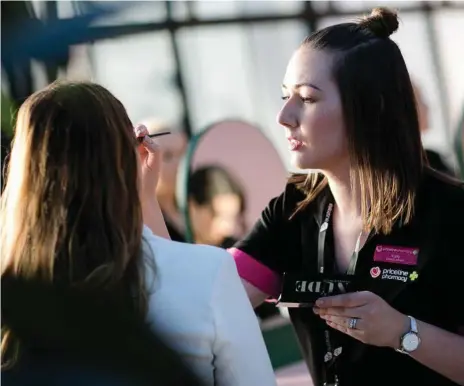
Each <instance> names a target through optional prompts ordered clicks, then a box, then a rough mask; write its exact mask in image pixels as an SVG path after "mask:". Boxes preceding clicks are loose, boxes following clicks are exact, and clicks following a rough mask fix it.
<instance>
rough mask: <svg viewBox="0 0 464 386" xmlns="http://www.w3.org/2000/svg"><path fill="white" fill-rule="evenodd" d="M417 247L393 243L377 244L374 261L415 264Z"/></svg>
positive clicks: (417, 253)
mask: <svg viewBox="0 0 464 386" xmlns="http://www.w3.org/2000/svg"><path fill="white" fill-rule="evenodd" d="M418 256H419V248H406V247H399V246H394V245H377V246H376V247H375V252H374V261H378V262H381V263H391V264H403V265H417V258H418Z"/></svg>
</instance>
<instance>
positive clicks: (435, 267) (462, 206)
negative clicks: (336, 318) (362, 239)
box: [236, 169, 464, 386]
mask: <svg viewBox="0 0 464 386" xmlns="http://www.w3.org/2000/svg"><path fill="white" fill-rule="evenodd" d="M330 197H331V194H330V190H329V188H328V187H327V188H325V190H323V191H322V192H321V193H320V194H319V196H318V197H317V198H316V199H315V200H314V201H313V202H312V203H311V204H309V205H308V206H307V207H306V208H305V209H304V210H303V211H301V212H299V213H298V214H297V215H296V216H294V217H293V218H292V219H291V220H289V217H290V216H291V215H292V214H293V212H294V211H295V207H296V204H297V203H298V202H300V201H301V200H302V199H303V198H304V194H303V193H302V192H300V191H299V190H297V189H296V187H295V186H294V185H293V184H289V185H287V188H286V190H285V192H284V193H283V194H282V195H281V196H279V197H277V198H275V199H273V200H272V201H271V202H270V204H269V205H268V207H267V208H266V209H265V210H264V211H263V213H262V217H261V219H260V220H259V221H258V222H257V223H256V225H255V227H254V229H253V230H252V231H251V232H250V234H249V235H248V236H247V237H246V238H245V239H244V240H242V241H240V242H239V243H237V245H236V248H238V249H239V250H241V251H242V252H244V253H245V254H247V255H248V256H250V257H252V258H253V259H255V260H257V261H258V262H260V263H261V264H264V265H265V266H266V267H268V268H270V269H271V270H272V271H273V272H274V273H276V274H278V275H282V274H284V273H285V272H289V273H301V272H306V273H307V274H308V276H309V277H311V276H313V277H314V275H315V274H316V273H317V255H318V235H319V230H320V226H321V225H322V223H323V221H324V218H325V216H326V211H327V205H328V200H329V198H330ZM329 227H330V229H328V237H327V238H326V242H325V244H326V248H325V250H326V253H325V256H324V258H325V259H326V260H328V259H331V260H332V261H334V240H333V234H332V229H331V226H329ZM463 235H464V187H463V185H462V184H458V183H453V182H452V181H448V179H447V178H446V177H444V176H442V175H438V174H437V173H436V172H433V171H432V170H429V169H427V170H426V171H425V172H424V176H423V180H422V183H421V186H420V189H419V191H418V194H417V197H416V209H415V215H414V218H413V220H412V222H411V223H410V224H408V225H404V226H402V225H401V224H396V226H395V227H394V229H393V231H392V232H391V233H390V234H389V235H381V234H374V235H372V236H371V237H370V238H369V239H368V240H367V242H366V244H365V245H364V247H363V248H362V249H361V251H360V252H359V258H358V262H357V264H356V268H355V271H354V275H353V279H352V280H353V288H352V290H367V291H372V292H374V293H376V294H377V295H379V296H380V297H382V298H383V299H385V300H386V301H387V302H388V303H389V304H390V305H391V306H392V307H394V308H395V309H397V310H398V311H400V312H402V313H404V314H407V315H412V316H414V317H416V318H417V319H419V320H422V321H424V322H427V323H430V324H433V325H435V326H437V327H440V328H443V329H445V330H448V331H450V332H453V333H457V332H458V330H459V327H460V326H464V302H463V292H462V286H461V282H462V280H463V278H464V249H463V247H462V238H463ZM385 248H387V249H388V248H390V249H388V250H401V251H403V252H404V251H409V252H410V253H411V255H409V257H412V260H413V261H412V263H411V261H409V263H408V264H405V262H404V261H400V262H398V261H393V260H383V261H382V260H381V259H379V258H375V256H380V255H376V253H379V251H382V250H385ZM395 248H396V249H395ZM409 252H408V253H409ZM414 256H415V257H414ZM374 258H375V259H374ZM414 259H415V260H414ZM326 267H327V268H326V269H329V268H328V267H330V264H326ZM379 273H380V274H379ZM289 314H290V317H291V321H292V323H293V326H294V328H295V331H296V334H297V336H298V339H299V341H300V344H301V348H302V351H303V355H304V358H305V360H306V362H307V365H308V367H309V370H310V372H311V375H312V377H313V381H314V384H315V385H317V386H319V385H322V384H323V381H322V379H323V369H324V366H323V360H324V354H325V353H326V345H325V340H324V335H323V333H322V331H323V330H322V329H323V328H325V323H323V322H322V321H321V320H320V318H319V316H317V315H315V314H314V313H313V311H312V309H311V308H306V309H305V308H289ZM330 333H331V336H332V337H333V339H334V340H335V341H336V342H340V344H341V346H342V348H343V351H342V353H341V355H340V357H339V358H338V361H337V366H338V367H337V369H336V372H337V374H338V377H339V380H340V386H351V385H353V386H355V385H356V386H364V385H366V386H371V385H376V386H379V385H396V386H402V385H405V386H406V385H411V384H418V385H421V386H451V385H455V383H453V382H451V381H449V380H447V379H445V378H444V377H442V376H441V375H439V374H438V373H436V372H434V371H432V370H430V369H428V368H427V367H425V366H423V365H421V364H420V363H418V362H416V361H415V360H414V359H412V358H410V357H409V356H407V355H404V354H401V353H398V352H396V351H394V350H393V349H391V348H379V347H374V346H371V345H366V344H363V343H361V342H359V341H357V340H354V339H352V338H351V337H349V336H348V335H345V334H342V333H340V332H338V331H336V330H333V329H330ZM419 334H420V331H419Z"/></svg>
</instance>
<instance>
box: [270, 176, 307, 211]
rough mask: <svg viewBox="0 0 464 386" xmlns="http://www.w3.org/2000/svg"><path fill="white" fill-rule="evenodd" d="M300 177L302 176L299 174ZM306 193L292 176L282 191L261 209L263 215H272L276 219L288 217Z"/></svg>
mask: <svg viewBox="0 0 464 386" xmlns="http://www.w3.org/2000/svg"><path fill="white" fill-rule="evenodd" d="M301 178H303V176H302V175H301ZM305 197H306V195H305V193H304V192H303V190H302V189H300V187H299V184H298V182H295V181H294V180H293V178H292V179H291V180H290V181H288V182H287V184H286V186H285V189H284V191H283V192H282V193H281V194H280V195H279V196H277V197H274V198H273V199H271V200H270V202H269V204H268V205H267V207H266V208H265V210H264V211H263V216H270V215H272V216H273V217H275V218H276V219H280V218H286V219H288V218H290V217H291V216H292V214H293V213H294V212H295V211H296V209H297V208H298V204H299V203H300V202H301V201H303V200H304V199H305Z"/></svg>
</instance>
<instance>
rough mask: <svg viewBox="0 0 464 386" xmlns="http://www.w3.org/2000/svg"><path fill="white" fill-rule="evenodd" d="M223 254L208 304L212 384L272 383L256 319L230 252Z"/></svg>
mask: <svg viewBox="0 0 464 386" xmlns="http://www.w3.org/2000/svg"><path fill="white" fill-rule="evenodd" d="M224 254H225V255H224V257H223V264H222V267H221V268H220V270H219V273H218V276H217V278H216V282H215V285H214V289H213V297H212V304H211V305H212V308H213V310H212V312H213V315H214V323H215V330H216V331H215V332H216V334H215V340H214V345H213V355H214V367H215V384H216V385H217V386H253V385H260V386H273V385H276V380H275V375H274V371H273V369H272V365H271V361H270V359H269V355H268V352H267V349H266V346H265V344H264V340H263V336H262V333H261V329H260V327H259V324H258V319H257V317H256V316H255V313H254V311H253V308H252V307H251V304H250V301H249V300H248V297H247V295H246V293H245V289H244V288H243V284H242V283H241V281H240V278H239V276H238V273H237V267H236V265H235V262H234V260H233V258H232V256H231V255H230V254H229V253H227V252H225V251H224ZM226 255H227V256H226ZM220 257H221V258H222V256H220Z"/></svg>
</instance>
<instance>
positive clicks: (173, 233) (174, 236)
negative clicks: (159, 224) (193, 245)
mask: <svg viewBox="0 0 464 386" xmlns="http://www.w3.org/2000/svg"><path fill="white" fill-rule="evenodd" d="M163 215H164V214H163ZM164 222H165V223H166V228H167V230H168V233H169V236H170V237H171V240H172V241H178V242H180V243H185V236H184V235H183V234H182V233H180V232H179V231H178V230H177V228H176V227H175V226H174V225H173V224H172V223H171V222H170V221H169V220H168V218H167V216H166V215H164Z"/></svg>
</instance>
